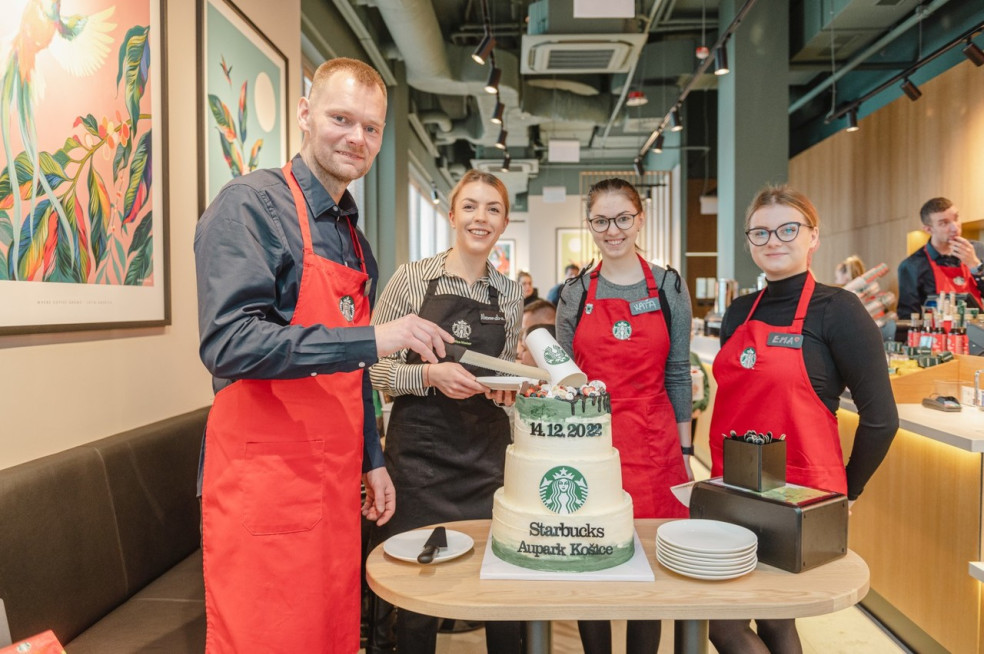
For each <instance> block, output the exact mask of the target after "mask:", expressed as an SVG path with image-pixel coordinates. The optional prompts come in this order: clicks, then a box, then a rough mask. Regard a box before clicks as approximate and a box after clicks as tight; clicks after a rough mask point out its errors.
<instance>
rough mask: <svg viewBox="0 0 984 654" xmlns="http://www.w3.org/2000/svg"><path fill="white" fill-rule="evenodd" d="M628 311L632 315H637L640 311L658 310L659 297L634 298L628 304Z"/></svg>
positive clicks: (650, 311)
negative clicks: (633, 300) (634, 299)
mask: <svg viewBox="0 0 984 654" xmlns="http://www.w3.org/2000/svg"><path fill="white" fill-rule="evenodd" d="M629 311H630V312H631V313H632V315H633V316H638V315H639V314H640V313H652V312H653V311H659V298H656V297H647V298H643V299H641V300H636V301H635V302H632V303H631V304H629Z"/></svg>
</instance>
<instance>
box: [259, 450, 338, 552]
mask: <svg viewBox="0 0 984 654" xmlns="http://www.w3.org/2000/svg"><path fill="white" fill-rule="evenodd" d="M323 475H324V441H320V440H316V441H291V442H272V443H246V457H245V460H244V462H243V475H242V477H241V490H242V497H243V526H244V527H246V530H247V531H249V532H250V533H251V534H253V535H254V536H262V535H269V534H288V533H292V532H298V531H309V530H310V529H311V528H312V527H314V526H315V525H316V524H318V522H320V521H321V510H322V486H323V485H322V476H323Z"/></svg>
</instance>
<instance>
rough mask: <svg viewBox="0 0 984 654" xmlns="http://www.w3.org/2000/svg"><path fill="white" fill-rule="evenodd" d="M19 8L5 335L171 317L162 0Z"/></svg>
mask: <svg viewBox="0 0 984 654" xmlns="http://www.w3.org/2000/svg"><path fill="white" fill-rule="evenodd" d="M10 4H18V3H11V2H4V3H2V7H3V10H2V14H3V15H4V16H5V18H6V19H7V20H4V21H3V22H0V43H7V44H9V47H8V48H6V49H3V48H0V58H2V60H0V334H12V333H37V332H54V331H67V330H85V329H104V328H120V327H146V326H157V325H165V324H168V323H169V322H170V305H169V295H168V261H167V218H168V206H167V190H166V189H167V152H166V150H165V148H164V144H165V143H167V125H166V115H167V114H166V97H165V89H166V88H167V84H166V70H165V57H164V52H165V51H166V47H165V42H164V41H165V30H164V15H165V6H164V5H165V3H164V0H131V1H129V2H118V1H117V0H91V1H90V2H86V3H72V4H71V5H70V4H69V3H64V4H63V3H57V2H55V3H40V2H21V3H19V4H20V5H21V6H20V10H16V9H15V8H13V7H8V5H10Z"/></svg>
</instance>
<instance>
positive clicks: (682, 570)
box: [656, 553, 755, 581]
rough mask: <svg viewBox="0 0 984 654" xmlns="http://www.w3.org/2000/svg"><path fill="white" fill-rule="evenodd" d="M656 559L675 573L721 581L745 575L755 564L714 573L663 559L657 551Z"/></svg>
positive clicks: (753, 568)
mask: <svg viewBox="0 0 984 654" xmlns="http://www.w3.org/2000/svg"><path fill="white" fill-rule="evenodd" d="M656 559H657V560H658V561H659V562H660V564H661V565H662V566H663V567H664V568H666V569H667V570H670V571H672V572H675V573H677V574H680V575H683V576H685V577H692V578H694V579H706V580H709V581H722V580H725V579H736V578H738V577H742V576H744V575H747V574H748V573H749V572H752V571H753V570H755V566H754V565H750V566H748V567H747V568H745V569H742V570H736V571H734V572H726V573H716V572H712V571H708V570H703V569H701V568H691V567H687V566H679V565H675V564H673V563H670V562H667V561H664V560H663V559H662V558H660V556H659V554H658V553H657V555H656Z"/></svg>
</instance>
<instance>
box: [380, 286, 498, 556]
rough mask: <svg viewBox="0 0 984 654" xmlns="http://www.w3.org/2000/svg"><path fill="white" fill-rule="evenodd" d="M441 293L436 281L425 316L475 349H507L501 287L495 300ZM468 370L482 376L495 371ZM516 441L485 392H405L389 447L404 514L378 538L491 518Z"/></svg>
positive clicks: (492, 295) (410, 359) (412, 357)
mask: <svg viewBox="0 0 984 654" xmlns="http://www.w3.org/2000/svg"><path fill="white" fill-rule="evenodd" d="M436 292H437V280H436V279H433V280H431V282H430V284H429V285H428V288H427V295H426V296H425V297H424V301H423V303H422V304H421V306H420V311H419V312H418V315H420V317H421V318H426V319H427V320H430V321H432V322H434V323H436V324H438V325H440V326H441V327H442V328H444V329H445V330H447V331H448V332H450V333H451V334H454V335H455V341H456V342H457V343H459V344H461V345H464V346H465V347H467V348H468V349H469V350H473V351H476V352H481V353H482V354H488V355H490V356H495V357H498V356H499V355H500V354H501V353H502V349H503V347H505V344H506V320H505V316H504V315H503V313H502V310H501V308H500V307H499V293H498V292H497V291H496V289H495V288H494V287H492V286H489V304H485V303H483V302H479V301H477V300H472V299H470V298H465V297H461V296H459V295H437V294H436ZM445 360H447V359H445ZM420 362H421V358H420V356H419V355H418V354H417V353H416V352H412V351H411V352H410V353H409V355H408V356H407V363H420ZM465 368H466V369H467V370H468V371H469V372H471V373H472V374H474V375H483V374H485V375H487V374H491V373H490V372H489V371H487V370H484V369H482V368H476V367H474V366H468V365H466V366H465ZM509 442H510V434H509V417H508V416H507V415H506V413H505V412H504V411H503V410H502V409H501V408H500V407H498V406H496V405H495V403H494V402H492V401H491V400H489V399H488V398H486V397H485V396H484V395H473V396H472V397H469V398H467V399H464V400H455V399H451V398H449V397H447V396H446V395H444V394H443V393H441V392H440V391H439V390H437V389H436V388H433V389H431V390H430V392H429V394H428V395H426V396H423V397H421V396H417V395H400V396H398V397H397V398H396V399H395V400H394V402H393V411H392V413H391V414H390V421H389V429H388V431H387V432H386V447H385V449H384V455H385V457H386V469H387V470H388V471H389V474H390V477H391V478H392V480H393V485H394V486H395V487H396V500H397V504H396V513H394V514H393V517H392V519H390V521H389V522H388V523H386V524H385V525H383V526H382V527H379V528H378V532H379V533H377V535H376V536H377V539H378V540H377V542H380V541H382V540H384V539H385V538H388V537H389V536H391V535H393V534H398V533H401V532H404V531H408V530H410V529H416V528H418V527H423V526H425V525H429V524H433V523H436V522H449V521H452V520H476V519H482V518H491V517H492V496H493V494H494V493H495V491H496V489H498V488H499V487H500V486H502V477H503V470H504V468H505V457H506V447H507V446H508V445H509Z"/></svg>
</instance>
